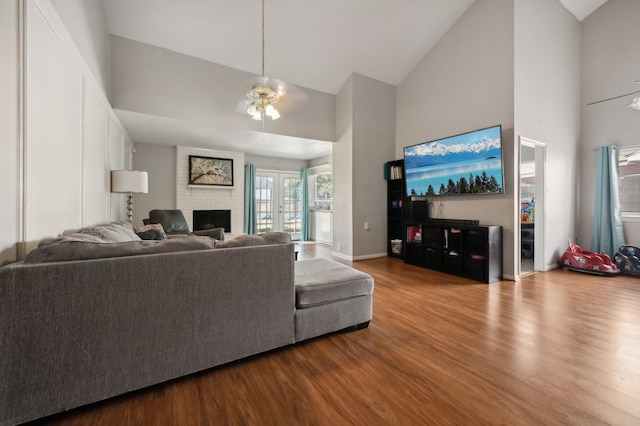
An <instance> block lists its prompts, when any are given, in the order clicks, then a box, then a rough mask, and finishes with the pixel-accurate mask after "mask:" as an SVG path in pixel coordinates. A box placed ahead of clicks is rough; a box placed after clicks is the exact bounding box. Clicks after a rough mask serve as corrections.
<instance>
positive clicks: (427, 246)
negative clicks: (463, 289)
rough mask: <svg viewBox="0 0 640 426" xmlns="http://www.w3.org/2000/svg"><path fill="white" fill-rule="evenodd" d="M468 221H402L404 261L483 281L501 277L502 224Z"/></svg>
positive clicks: (487, 281)
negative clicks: (476, 223) (484, 224)
mask: <svg viewBox="0 0 640 426" xmlns="http://www.w3.org/2000/svg"><path fill="white" fill-rule="evenodd" d="M471 223H473V222H469V221H450V222H449V221H447V220H444V219H443V220H431V221H429V220H427V221H424V222H408V223H406V224H405V232H406V235H405V238H404V240H405V244H404V247H405V262H406V263H410V264H412V265H418V266H422V267H424V268H429V269H433V270H436V271H440V272H446V273H448V274H453V275H458V276H461V277H465V278H469V279H472V280H476V281H480V282H483V283H487V284H489V283H493V282H496V281H499V280H500V279H502V227H501V226H480V225H473V224H471Z"/></svg>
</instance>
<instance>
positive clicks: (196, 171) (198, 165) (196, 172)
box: [189, 155, 233, 187]
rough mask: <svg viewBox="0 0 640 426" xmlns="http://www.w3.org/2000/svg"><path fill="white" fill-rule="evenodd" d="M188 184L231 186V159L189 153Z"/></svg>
mask: <svg viewBox="0 0 640 426" xmlns="http://www.w3.org/2000/svg"><path fill="white" fill-rule="evenodd" d="M189 185H199V186H218V187H233V159H230V158H214V157H201V156H196V155H190V156H189Z"/></svg>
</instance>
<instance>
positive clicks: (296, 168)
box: [244, 154, 309, 173]
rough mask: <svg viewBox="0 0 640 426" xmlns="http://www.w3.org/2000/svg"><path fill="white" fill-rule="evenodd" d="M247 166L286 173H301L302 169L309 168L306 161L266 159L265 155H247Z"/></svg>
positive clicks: (245, 159)
mask: <svg viewBox="0 0 640 426" xmlns="http://www.w3.org/2000/svg"><path fill="white" fill-rule="evenodd" d="M244 163H245V164H249V163H251V164H255V166H256V168H258V169H262V170H274V171H285V172H294V173H298V172H300V169H303V168H307V167H309V162H308V161H306V160H296V159H292V158H276V157H266V156H264V155H255V154H245V156H244Z"/></svg>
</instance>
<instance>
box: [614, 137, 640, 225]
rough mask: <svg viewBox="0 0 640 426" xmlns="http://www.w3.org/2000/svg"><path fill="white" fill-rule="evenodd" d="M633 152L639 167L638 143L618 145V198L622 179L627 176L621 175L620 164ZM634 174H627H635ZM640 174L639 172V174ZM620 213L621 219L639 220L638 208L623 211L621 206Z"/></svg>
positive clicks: (639, 150) (639, 148) (639, 212)
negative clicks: (636, 209)
mask: <svg viewBox="0 0 640 426" xmlns="http://www.w3.org/2000/svg"><path fill="white" fill-rule="evenodd" d="M633 153H635V155H634V157H638V160H636V161H634V162H637V164H638V165H639V168H640V145H628V146H619V147H618V188H619V189H620V199H622V195H623V194H622V179H624V178H625V177H627V175H624V176H623V175H622V173H621V171H620V166H621V165H622V163H623V162H626V161H627V158H628V155H629V154H633ZM635 175H636V174H633V175H629V176H635ZM639 175H640V174H639ZM620 213H621V215H622V220H623V221H628V222H640V208H639V210H638V211H623V210H622V206H621V208H620Z"/></svg>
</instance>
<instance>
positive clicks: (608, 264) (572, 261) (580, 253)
mask: <svg viewBox="0 0 640 426" xmlns="http://www.w3.org/2000/svg"><path fill="white" fill-rule="evenodd" d="M560 266H562V267H563V268H567V269H571V270H574V271H579V272H587V273H590V274H597V275H616V274H619V273H620V270H619V269H618V267H617V266H616V265H615V263H613V261H612V260H611V258H610V257H609V255H608V254H607V253H605V252H604V251H603V252H602V253H600V254H598V253H595V252H592V251H587V250H582V249H581V248H580V246H578V245H577V244H574V243H569V247H568V248H567V250H565V252H564V253H563V254H562V256H560Z"/></svg>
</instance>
